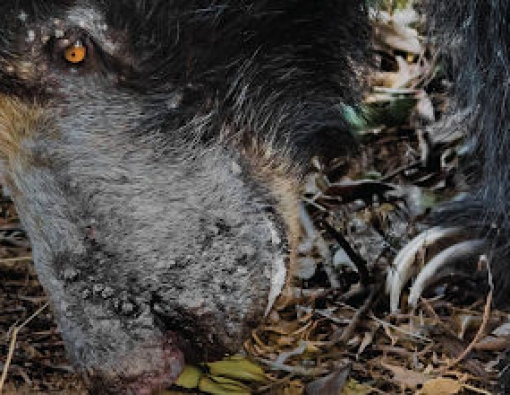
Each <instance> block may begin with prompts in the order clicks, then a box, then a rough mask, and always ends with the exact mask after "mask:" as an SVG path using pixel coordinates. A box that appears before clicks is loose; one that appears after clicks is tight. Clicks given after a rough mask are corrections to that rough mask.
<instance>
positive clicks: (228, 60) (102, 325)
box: [0, 0, 368, 394]
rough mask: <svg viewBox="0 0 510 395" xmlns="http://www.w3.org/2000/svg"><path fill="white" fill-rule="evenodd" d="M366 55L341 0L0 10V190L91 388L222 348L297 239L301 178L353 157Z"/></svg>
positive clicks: (6, 3) (171, 370)
mask: <svg viewBox="0 0 510 395" xmlns="http://www.w3.org/2000/svg"><path fill="white" fill-rule="evenodd" d="M367 41H368V28H367V24H366V12H365V9H364V5H363V2H360V1H358V0H341V1H340V0H339V1H332V0H322V1H313V0H299V1H298V0H271V1H269V0H267V1H264V0H259V1H226V0H225V1H212V0H209V1H206V0H202V1H192V0H115V1H114V0H112V1H108V0H37V1H35V0H34V1H29V0H3V1H2V2H1V3H0V158H1V161H2V168H3V178H4V180H5V183H6V185H7V186H8V188H9V190H10V192H11V194H12V197H13V199H14V200H15V203H16V206H17V208H18V210H19V213H20V216H21V219H22V222H23V224H24V226H25V228H26V230H27V231H28V234H29V236H30V239H31V241H32V244H33V251H34V258H35V263H36V269H37V272H38V274H39V276H40V280H41V282H42V284H43V286H44V287H45V289H46V290H47V292H48V294H49V295H50V298H51V301H52V304H53V307H54V310H55V313H56V316H57V319H58V323H59V326H60V329H61V331H62V333H63V336H64V340H65V343H66V347H67V349H68V352H69V355H70V357H71V359H72V361H73V362H74V364H75V366H76V367H77V368H78V369H79V370H80V371H82V372H83V373H84V374H85V376H86V377H87V378H88V381H89V383H90V385H91V388H92V389H94V388H95V389H97V392H100V393H102V394H104V393H106V392H107V391H111V392H112V393H125V392H130V393H140V394H144V393H150V392H151V391H152V390H155V389H159V388H164V387H165V386H168V385H169V384H171V383H172V381H173V380H174V379H175V378H176V377H177V376H178V374H179V372H180V370H181V369H182V365H183V363H184V360H185V359H186V360H188V361H193V360H205V359H213V358H218V357H221V356H222V355H224V354H225V353H228V352H236V351H237V350H239V348H240V347H241V345H242V342H243V340H244V339H245V338H246V337H247V335H248V334H249V331H250V330H251V329H252V328H253V327H254V326H255V325H257V323H258V322H259V321H260V320H261V319H262V317H263V315H264V312H265V310H266V308H267V304H268V295H269V293H270V291H271V288H275V287H277V285H280V284H274V282H275V281H274V279H275V277H277V278H279V279H281V271H282V270H285V265H288V250H289V249H290V250H292V248H293V246H294V244H295V242H296V238H297V236H298V234H299V226H298V225H297V220H296V218H297V214H296V211H297V204H296V200H297V199H296V196H297V192H298V191H297V190H298V188H297V180H298V178H299V174H300V172H301V169H302V167H303V166H302V165H303V164H305V163H307V161H308V160H309V158H310V156H311V155H313V154H316V153H320V152H326V151H327V148H328V147H335V150H336V151H335V154H340V153H342V150H343V151H344V152H349V151H350V150H352V147H353V143H352V137H351V135H350V134H349V132H348V127H347V125H346V123H345V122H344V120H343V117H342V105H353V104H355V103H356V101H357V97H358V91H357V89H356V86H357V79H358V77H357V75H356V73H355V71H354V65H356V64H357V63H359V62H361V61H363V57H364V55H365V54H366V53H367V50H366V48H367ZM73 46H76V47H80V48H83V47H84V48H85V50H86V51H85V58H84V59H83V60H79V61H77V62H74V61H70V60H69V59H68V50H69V48H72V47H73ZM82 53H83V52H82ZM277 271H279V272H280V275H278V276H275V272H277ZM273 291H274V289H273ZM276 291H277V290H276ZM273 293H274V292H273Z"/></svg>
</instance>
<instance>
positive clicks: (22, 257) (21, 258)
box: [0, 255, 33, 265]
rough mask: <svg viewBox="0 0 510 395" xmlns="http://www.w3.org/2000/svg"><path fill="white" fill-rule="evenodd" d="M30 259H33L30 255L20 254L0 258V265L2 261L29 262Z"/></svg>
mask: <svg viewBox="0 0 510 395" xmlns="http://www.w3.org/2000/svg"><path fill="white" fill-rule="evenodd" d="M32 259H33V257H32V255H29V256H20V257H17V258H4V259H0V265H1V264H3V263H18V262H30V261H31V260H32Z"/></svg>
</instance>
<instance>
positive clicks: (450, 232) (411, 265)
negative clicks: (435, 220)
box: [386, 226, 463, 312]
mask: <svg viewBox="0 0 510 395" xmlns="http://www.w3.org/2000/svg"><path fill="white" fill-rule="evenodd" d="M462 233H463V231H462V229H460V228H441V227H439V226H437V227H434V228H431V229H429V230H427V231H425V232H423V233H420V234H419V235H418V236H416V237H415V238H414V239H413V240H411V241H410V242H409V244H407V245H406V246H405V247H404V248H402V250H400V252H399V253H398V254H397V256H396V257H395V259H394V261H393V265H392V268H391V269H390V270H389V271H388V274H387V277H386V292H387V293H389V294H390V308H391V311H392V312H395V311H397V310H398V305H399V302H400V295H401V293H402V288H404V285H405V284H406V283H407V281H408V280H409V279H410V278H411V276H413V275H414V274H416V273H417V272H418V269H419V267H418V266H417V265H415V263H416V261H417V260H416V257H417V255H418V254H419V253H420V252H421V251H424V249H425V248H427V247H429V246H430V245H432V244H435V243H436V242H437V241H439V240H444V239H447V238H453V237H458V236H460V235H462Z"/></svg>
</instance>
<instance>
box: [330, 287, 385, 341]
mask: <svg viewBox="0 0 510 395" xmlns="http://www.w3.org/2000/svg"><path fill="white" fill-rule="evenodd" d="M370 288H371V289H370V294H369V295H368V298H367V300H366V301H365V303H363V306H361V307H360V308H359V309H357V311H356V314H354V317H352V320H351V322H350V324H349V325H348V326H347V327H346V328H345V329H344V330H343V331H341V332H339V331H337V332H335V333H333V334H332V335H331V340H330V341H328V343H327V347H328V348H329V347H332V346H334V345H335V344H337V343H342V344H345V343H346V342H347V341H348V340H349V339H350V338H351V337H352V334H353V333H354V331H355V330H356V328H357V326H358V324H359V322H360V321H361V319H362V318H363V317H364V316H365V315H366V314H367V312H368V310H369V309H370V308H371V307H372V304H373V303H374V300H375V297H376V295H377V294H378V293H379V291H380V290H381V289H382V284H380V285H378V286H376V285H372V286H371V287H370Z"/></svg>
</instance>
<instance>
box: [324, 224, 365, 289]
mask: <svg viewBox="0 0 510 395" xmlns="http://www.w3.org/2000/svg"><path fill="white" fill-rule="evenodd" d="M321 225H322V226H323V227H324V229H326V232H328V233H329V235H330V236H331V237H333V238H334V239H335V240H336V242H337V243H338V244H340V247H342V249H343V250H344V251H345V253H346V254H347V256H348V257H349V258H350V259H351V260H352V263H354V265H355V266H356V269H358V274H359V279H360V283H361V284H362V285H363V286H367V285H368V284H369V283H370V274H369V273H368V269H367V262H366V261H365V260H364V259H363V258H362V257H361V256H360V255H358V253H357V252H356V251H354V249H353V248H352V247H351V245H350V244H349V242H348V241H347V240H345V237H344V236H343V235H342V234H340V233H339V232H338V231H337V230H336V229H335V228H333V227H332V226H331V225H330V224H329V223H328V222H327V221H326V220H322V221H321Z"/></svg>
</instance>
